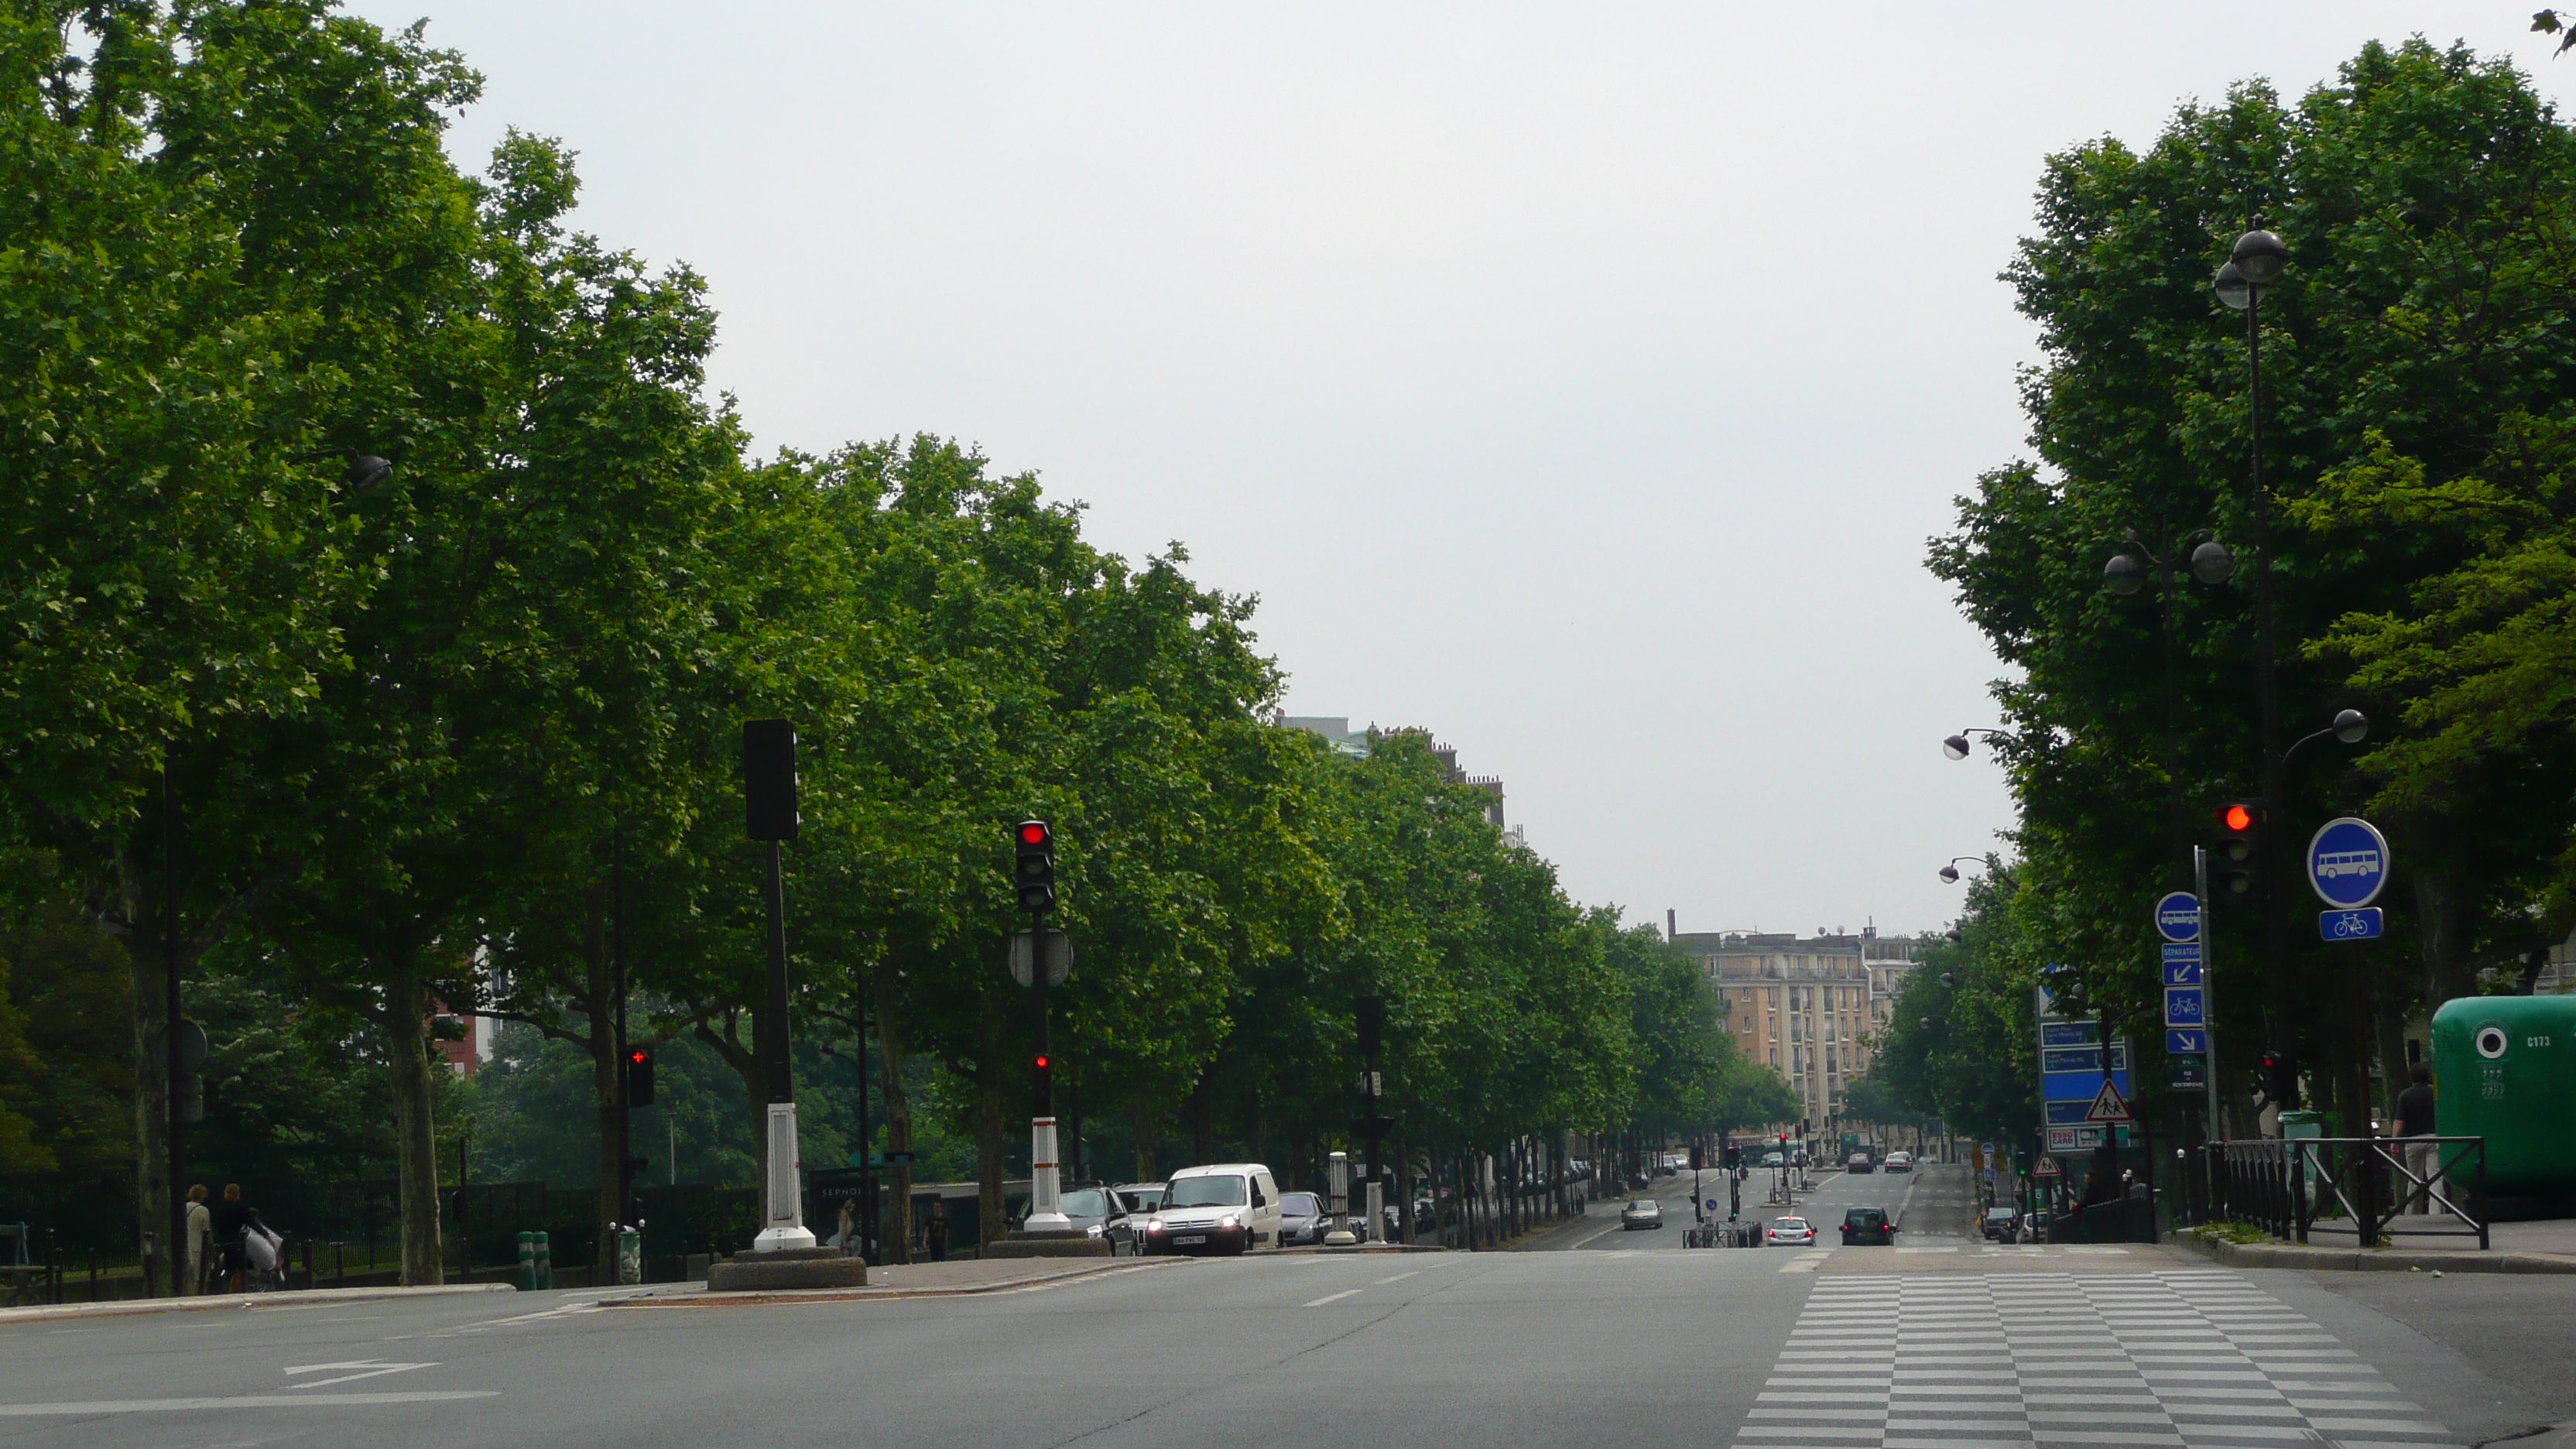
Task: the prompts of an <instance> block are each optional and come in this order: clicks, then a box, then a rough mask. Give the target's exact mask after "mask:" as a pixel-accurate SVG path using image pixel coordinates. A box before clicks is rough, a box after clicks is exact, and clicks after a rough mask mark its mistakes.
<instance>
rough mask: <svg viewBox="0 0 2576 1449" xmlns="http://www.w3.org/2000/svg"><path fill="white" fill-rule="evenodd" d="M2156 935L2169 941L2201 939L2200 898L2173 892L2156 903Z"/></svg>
mask: <svg viewBox="0 0 2576 1449" xmlns="http://www.w3.org/2000/svg"><path fill="white" fill-rule="evenodd" d="M2156 934H2157V935H2160V936H2162V937H2164V938H2165V939H2166V940H2168V941H2174V942H2182V941H2198V940H2199V939H2200V897H2198V896H2195V895H2193V894H2192V893H2191V892H2189V891H2173V892H2170V893H2168V894H2167V895H2166V896H2165V897H2164V899H2162V900H2160V901H2157V902H2156Z"/></svg>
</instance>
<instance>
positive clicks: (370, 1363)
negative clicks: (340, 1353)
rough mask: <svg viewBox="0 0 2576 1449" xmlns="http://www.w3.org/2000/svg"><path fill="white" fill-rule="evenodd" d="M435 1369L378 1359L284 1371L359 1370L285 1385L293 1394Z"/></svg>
mask: <svg viewBox="0 0 2576 1449" xmlns="http://www.w3.org/2000/svg"><path fill="white" fill-rule="evenodd" d="M436 1367H438V1365H437V1364H434V1363H387V1362H385V1361H384V1360H383V1359H380V1358H367V1359H356V1360H353V1361H351V1362H349V1363H307V1364H297V1365H296V1366H294V1367H293V1368H290V1369H288V1370H286V1372H288V1373H290V1374H318V1373H324V1372H327V1371H329V1370H332V1369H357V1370H360V1372H358V1373H346V1374H341V1375H339V1376H337V1377H335V1378H327V1379H310V1380H307V1381H305V1382H304V1383H300V1384H289V1385H287V1392H289V1393H294V1392H296V1391H297V1390H300V1389H318V1388H320V1387H322V1386H323V1385H324V1384H345V1383H347V1382H349V1381H350V1380H352V1379H372V1378H381V1377H383V1376H384V1375H386V1374H402V1373H409V1372H411V1371H412V1370H413V1369H425V1368H436Z"/></svg>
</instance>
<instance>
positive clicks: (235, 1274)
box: [213, 1182, 250, 1293]
mask: <svg viewBox="0 0 2576 1449" xmlns="http://www.w3.org/2000/svg"><path fill="white" fill-rule="evenodd" d="M249 1211H250V1210H249V1208H248V1207H246V1206H245V1205H244V1204H243V1202H242V1191H241V1184H240V1183H238V1182H228V1183H225V1184H224V1196H223V1201H221V1202H218V1203H216V1204H215V1207H214V1213H213V1219H214V1229H215V1281H216V1282H218V1283H220V1284H223V1285H225V1286H224V1287H223V1288H222V1289H220V1290H219V1291H222V1292H226V1293H239V1292H240V1291H241V1287H242V1285H241V1273H242V1224H243V1223H244V1222H246V1221H247V1220H248V1217H247V1214H248V1213H249Z"/></svg>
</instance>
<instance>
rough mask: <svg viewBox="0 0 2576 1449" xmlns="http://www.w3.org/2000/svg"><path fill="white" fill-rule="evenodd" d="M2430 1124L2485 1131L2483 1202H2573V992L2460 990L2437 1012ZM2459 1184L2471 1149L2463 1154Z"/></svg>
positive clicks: (2451, 1131)
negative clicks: (2501, 993) (2463, 992)
mask: <svg viewBox="0 0 2576 1449" xmlns="http://www.w3.org/2000/svg"><path fill="white" fill-rule="evenodd" d="M2432 1046H2433V1051H2432V1057H2433V1102H2434V1107H2433V1125H2434V1128H2435V1130H2436V1131H2437V1132H2439V1133H2440V1134H2441V1135H2442V1136H2444V1137H2483V1138H2485V1139H2486V1187H2485V1191H2486V1203H2487V1207H2488V1210H2489V1211H2490V1213H2493V1214H2498V1215H2503V1216H2510V1217H2526V1216H2531V1217H2537V1216H2560V1215H2563V1214H2564V1213H2565V1212H2567V1211H2569V1210H2570V1209H2571V1208H2576V996H2463V997H2460V998H2458V999H2457V1000H2454V1001H2446V1002H2444V1003H2442V1008H2441V1010H2439V1011H2436V1012H2434V1013H2433V1043H2432ZM2460 1152H2461V1149H2458V1148H2446V1149H2444V1151H2443V1154H2442V1155H2443V1158H2444V1160H2445V1161H2450V1160H2452V1159H2454V1158H2458V1159H2459V1163H2458V1166H2457V1167H2455V1168H2454V1169H2453V1170H2452V1173H2451V1176H2452V1180H2453V1182H2454V1183H2455V1184H2456V1185H2457V1186H2458V1188H2459V1189H2460V1190H2462V1191H2464V1192H2473V1191H2476V1190H2477V1183H2476V1182H2475V1181H2474V1180H2473V1179H2474V1177H2475V1175H2476V1171H2477V1155H2476V1154H2475V1153H2473V1152H2472V1153H2469V1154H2468V1155H2467V1156H2466V1157H2464V1158H2463V1157H2460V1155H2459V1154H2460Z"/></svg>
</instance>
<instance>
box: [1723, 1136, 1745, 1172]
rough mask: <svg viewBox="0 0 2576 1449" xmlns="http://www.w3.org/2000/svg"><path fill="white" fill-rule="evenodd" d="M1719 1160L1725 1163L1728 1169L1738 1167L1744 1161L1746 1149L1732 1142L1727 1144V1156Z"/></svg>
mask: <svg viewBox="0 0 2576 1449" xmlns="http://www.w3.org/2000/svg"><path fill="white" fill-rule="evenodd" d="M1719 1160H1720V1161H1722V1162H1724V1163H1725V1164H1726V1165H1727V1166H1728V1167H1734V1166H1737V1165H1738V1164H1740V1163H1742V1162H1743V1161H1744V1149H1743V1148H1740V1147H1738V1146H1736V1145H1735V1144H1734V1143H1732V1142H1730V1143H1728V1144H1726V1155H1725V1156H1724V1157H1723V1158H1721V1159H1719Z"/></svg>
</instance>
